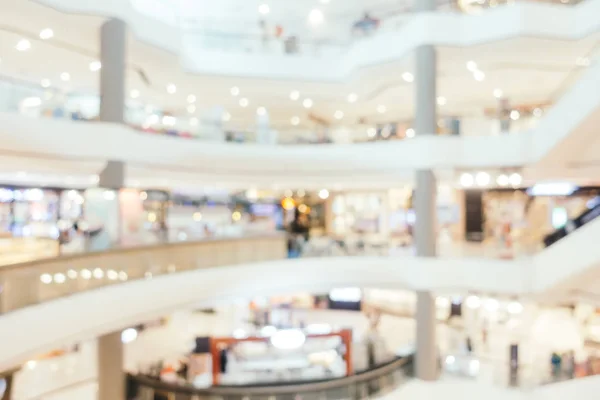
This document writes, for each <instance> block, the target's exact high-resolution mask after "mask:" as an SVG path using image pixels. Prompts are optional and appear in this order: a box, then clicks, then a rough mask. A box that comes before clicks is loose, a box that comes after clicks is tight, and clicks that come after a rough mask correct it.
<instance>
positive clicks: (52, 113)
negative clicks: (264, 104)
mask: <svg viewBox="0 0 600 400" xmlns="http://www.w3.org/2000/svg"><path fill="white" fill-rule="evenodd" d="M0 112H5V113H11V114H18V115H23V116H25V117H29V118H52V119H56V120H70V121H74V122H90V123H92V122H97V121H98V112H99V98H98V96H96V95H95V94H86V95H78V94H66V93H65V92H63V91H61V90H59V89H56V88H48V89H43V88H41V87H40V86H38V85H37V84H32V83H27V82H24V81H13V80H10V79H8V78H4V79H3V80H2V79H0ZM543 113H544V110H543V109H542V108H539V107H532V108H530V109H521V111H519V112H517V113H513V114H512V115H507V116H506V118H503V119H500V118H496V117H494V116H492V115H490V111H489V110H488V111H486V112H485V113H482V115H481V116H463V117H445V116H441V117H440V118H439V120H438V132H437V133H438V134H439V135H447V136H487V135H503V134H516V133H520V132H524V131H528V130H530V129H533V128H535V126H536V125H537V123H538V121H539V120H540V117H541V116H542V115H543ZM125 120H126V122H127V124H128V125H129V126H130V127H131V128H133V129H135V130H138V131H140V132H144V133H146V134H150V135H165V136H173V137H178V138H185V139H193V140H207V141H217V142H231V143H258V144H265V145H274V144H281V145H297V144H331V143H339V144H344V143H368V142H396V141H400V140H409V139H411V138H412V137H413V136H414V135H415V132H414V130H413V128H412V121H402V122H391V123H380V124H371V125H359V126H354V127H341V126H340V127H338V128H336V127H334V128H315V129H308V128H300V127H298V128H295V127H293V126H290V125H289V124H288V125H285V124H278V123H277V122H276V121H275V122H274V123H273V124H272V125H271V126H270V127H269V128H268V129H267V130H257V129H256V128H254V126H255V125H254V124H252V128H249V127H247V126H243V125H240V124H239V123H237V124H236V123H232V122H223V121H214V120H207V119H204V120H203V119H200V118H196V117H190V116H188V115H186V116H173V115H170V114H167V113H164V112H161V111H159V110H155V109H153V108H151V107H146V106H145V105H144V104H142V103H138V102H133V101H129V102H128V104H127V106H126V110H125Z"/></svg>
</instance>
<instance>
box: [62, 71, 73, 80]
mask: <svg viewBox="0 0 600 400" xmlns="http://www.w3.org/2000/svg"><path fill="white" fill-rule="evenodd" d="M60 80H61V81H63V82H68V81H70V80H71V74H69V73H68V72H63V73H62V74H60Z"/></svg>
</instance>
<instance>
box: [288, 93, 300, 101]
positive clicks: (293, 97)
mask: <svg viewBox="0 0 600 400" xmlns="http://www.w3.org/2000/svg"><path fill="white" fill-rule="evenodd" d="M299 98H300V92H299V91H297V90H292V92H291V93H290V100H293V101H296V100H298V99H299Z"/></svg>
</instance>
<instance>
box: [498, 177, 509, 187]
mask: <svg viewBox="0 0 600 400" xmlns="http://www.w3.org/2000/svg"><path fill="white" fill-rule="evenodd" d="M496 183H497V184H498V186H508V184H509V179H508V176H507V175H506V174H501V175H499V176H498V178H496Z"/></svg>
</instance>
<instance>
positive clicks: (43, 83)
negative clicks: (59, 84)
mask: <svg viewBox="0 0 600 400" xmlns="http://www.w3.org/2000/svg"><path fill="white" fill-rule="evenodd" d="M51 84H52V83H51V82H50V79H42V81H41V82H40V85H41V86H42V87H43V88H49V87H50V85H51Z"/></svg>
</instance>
